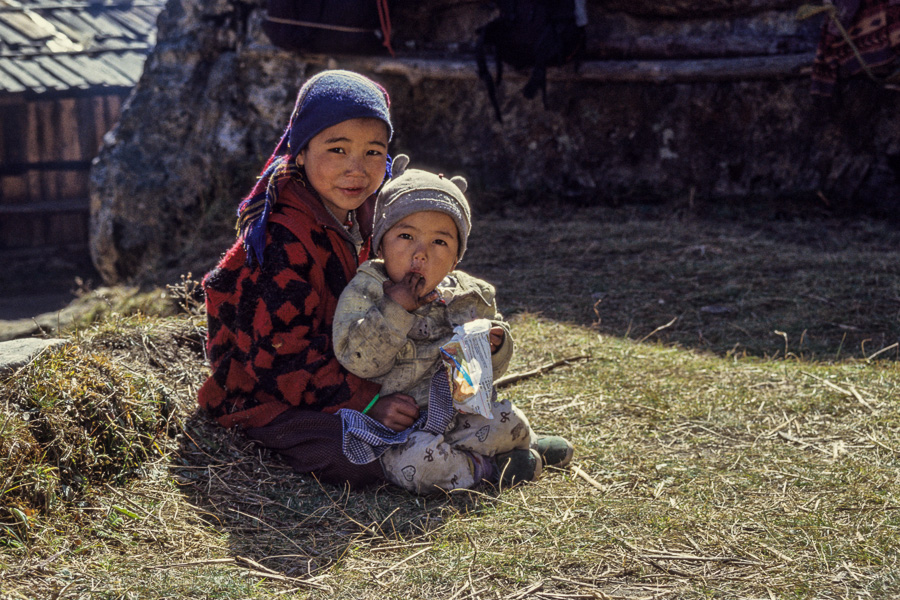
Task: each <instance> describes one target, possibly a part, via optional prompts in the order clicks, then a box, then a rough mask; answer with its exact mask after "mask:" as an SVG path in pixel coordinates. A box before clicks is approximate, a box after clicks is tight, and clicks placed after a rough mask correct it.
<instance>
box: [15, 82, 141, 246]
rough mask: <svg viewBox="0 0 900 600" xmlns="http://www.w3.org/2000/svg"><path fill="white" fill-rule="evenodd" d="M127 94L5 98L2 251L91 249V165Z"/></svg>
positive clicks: (17, 96)
mask: <svg viewBox="0 0 900 600" xmlns="http://www.w3.org/2000/svg"><path fill="white" fill-rule="evenodd" d="M124 99H125V93H124V92H119V93H112V94H110V93H106V94H100V95H84V96H78V97H50V98H42V97H38V98H35V97H30V98H29V97H26V96H24V95H16V96H7V97H0V250H2V249H20V248H41V247H58V246H77V247H87V243H88V215H89V200H88V177H89V170H90V163H91V160H92V159H93V158H94V157H95V156H96V155H97V150H98V149H99V147H100V144H101V142H102V141H103V136H104V135H105V134H106V132H107V131H109V130H110V129H111V128H112V126H113V125H114V124H115V122H116V120H118V118H119V112H120V110H121V106H122V102H123V101H124Z"/></svg>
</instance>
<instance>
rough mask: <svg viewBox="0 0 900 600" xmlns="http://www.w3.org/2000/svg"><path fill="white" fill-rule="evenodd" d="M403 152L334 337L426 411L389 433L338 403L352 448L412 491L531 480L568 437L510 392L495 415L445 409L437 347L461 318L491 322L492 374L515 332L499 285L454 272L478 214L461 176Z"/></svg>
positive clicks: (354, 364)
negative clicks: (541, 422) (413, 164)
mask: <svg viewBox="0 0 900 600" xmlns="http://www.w3.org/2000/svg"><path fill="white" fill-rule="evenodd" d="M408 161H409V159H408V158H407V157H406V156H403V155H400V156H398V157H397V158H396V159H395V161H394V165H393V171H394V178H393V179H392V180H391V181H389V182H388V183H386V184H385V186H384V188H383V189H382V191H381V193H380V194H379V195H378V201H377V203H376V206H375V224H374V234H373V237H372V248H373V249H374V250H375V252H376V253H377V256H378V258H377V259H374V260H370V261H368V262H366V263H364V264H362V265H361V266H360V267H359V269H358V271H357V274H356V276H355V277H354V278H353V280H351V282H350V284H349V285H348V286H347V288H346V289H345V290H344V292H343V293H342V294H341V297H340V300H339V301H338V306H337V310H336V313H335V320H334V344H335V353H336V355H337V357H338V360H339V361H340V362H341V364H343V365H344V366H345V367H346V368H347V369H348V370H349V371H350V372H352V373H355V374H356V375H358V376H360V377H365V378H367V379H370V380H372V381H377V382H379V383H381V385H382V388H381V389H382V393H391V392H403V393H406V394H409V395H411V396H413V397H414V398H415V400H416V403H417V405H418V406H419V408H422V409H425V408H428V409H429V410H428V415H427V418H426V417H422V418H420V419H419V421H418V422H417V423H416V425H414V426H413V427H412V428H410V429H407V430H405V431H403V432H401V433H399V434H394V433H393V432H392V431H389V430H387V429H385V428H383V427H380V426H379V425H378V423H376V422H374V421H372V422H370V421H368V420H367V419H366V418H365V417H363V416H361V415H360V414H359V413H358V412H356V411H344V410H342V411H340V414H341V417H342V418H343V419H344V450H345V453H349V458H350V460H351V461H353V462H365V461H374V460H375V459H376V458H380V461H381V464H382V466H383V467H384V472H385V477H386V478H387V479H388V480H389V481H391V482H393V483H395V484H396V485H399V486H401V487H404V488H405V489H407V490H409V491H412V492H416V493H429V492H434V491H437V489H443V490H452V489H455V488H471V487H474V486H476V485H477V484H479V483H480V482H481V481H482V480H487V481H491V482H497V481H499V482H501V483H504V484H513V483H515V482H521V481H533V480H535V479H537V478H538V477H539V476H540V474H541V471H542V469H543V466H545V465H552V466H564V465H565V464H567V463H568V462H569V460H570V459H571V457H572V446H571V445H570V444H569V443H568V442H567V441H565V440H564V439H562V438H559V437H547V438H541V439H538V438H537V437H536V436H535V435H534V433H533V432H532V430H531V427H530V425H529V423H528V419H527V418H526V417H525V415H523V414H522V412H521V411H519V409H518V408H516V407H514V406H512V404H511V403H510V401H509V400H503V401H501V402H493V403H492V411H491V412H492V416H491V417H490V418H489V417H485V416H481V415H478V414H462V413H458V414H453V412H452V411H451V410H450V409H449V407H450V406H451V402H450V400H449V394H450V392H449V386H448V381H447V376H446V373H445V371H444V370H443V369H442V368H441V364H442V361H441V358H440V356H441V347H442V346H444V345H446V344H447V342H448V341H450V338H451V337H452V336H453V329H454V327H455V326H457V325H461V324H464V323H467V322H470V321H473V320H475V319H488V320H490V322H491V329H490V345H491V363H492V368H493V373H494V375H495V376H499V375H502V374H503V372H505V370H506V368H507V366H508V365H509V361H510V358H511V357H512V352H513V342H512V339H511V337H510V335H509V326H508V325H507V324H506V323H505V322H504V321H503V318H502V316H501V315H500V313H499V312H498V311H497V305H496V302H495V299H494V288H493V287H492V286H491V285H490V284H488V283H486V282H484V281H481V280H479V279H476V278H475V277H472V276H470V275H468V274H466V273H464V272H462V271H458V270H454V269H455V268H456V265H457V263H458V262H459V260H460V259H461V258H462V257H463V255H464V254H465V251H466V245H467V241H468V236H469V229H470V221H471V219H470V211H469V204H468V202H467V201H466V198H465V196H464V195H463V193H464V192H465V190H466V181H465V179H463V178H462V177H453V178H452V179H447V178H444V177H443V176H442V175H435V174H432V173H428V172H426V171H421V170H416V169H406V166H407V163H408ZM379 402H380V400H379ZM377 404H378V402H376V403H375V406H377ZM438 405H440V406H438ZM441 415H444V418H443V419H441ZM361 441H364V442H365V443H360V442H361Z"/></svg>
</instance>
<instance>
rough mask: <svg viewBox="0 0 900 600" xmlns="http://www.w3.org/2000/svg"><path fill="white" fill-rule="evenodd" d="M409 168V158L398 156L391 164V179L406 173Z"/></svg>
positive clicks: (402, 155) (403, 155)
mask: <svg viewBox="0 0 900 600" xmlns="http://www.w3.org/2000/svg"><path fill="white" fill-rule="evenodd" d="M407 166H409V157H408V156H407V155H405V154H398V155H397V156H395V157H394V160H393V161H392V162H391V178H392V179H393V178H395V177H399V176H401V175H403V172H404V171H406V167H407Z"/></svg>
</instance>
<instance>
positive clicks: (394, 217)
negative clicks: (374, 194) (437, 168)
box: [372, 154, 472, 259]
mask: <svg viewBox="0 0 900 600" xmlns="http://www.w3.org/2000/svg"><path fill="white" fill-rule="evenodd" d="M407 165H409V157H408V156H406V155H405V154H399V155H397V157H396V158H395V159H394V163H393V166H392V171H393V175H394V177H393V179H391V180H390V181H388V182H387V183H385V184H384V187H382V188H381V192H379V194H378V199H377V200H376V201H375V227H374V230H373V233H372V249H373V250H375V251H376V252H377V251H378V248H379V247H380V246H381V240H382V238H383V237H384V234H385V233H387V232H388V230H389V229H390V228H391V227H393V226H394V225H396V224H397V223H399V222H400V221H401V220H402V219H404V218H405V217H408V216H409V215H411V214H413V213H417V212H425V211H429V210H433V211H437V212H442V213H445V214H447V215H449V216H450V218H452V219H453V222H454V223H456V231H457V232H458V233H459V258H460V259H462V257H463V254H465V253H466V245H467V242H468V239H469V229H470V228H471V226H472V216H471V212H470V211H469V202H468V201H467V200H466V197H465V196H464V195H463V192H465V191H466V188H467V187H468V184H467V183H466V180H465V179H463V178H462V177H460V176H458V175H457V176H456V177H451V178H450V179H447V178H446V177H444V176H443V175H435V174H434V173H429V172H428V171H421V170H419V169H407V168H406V167H407Z"/></svg>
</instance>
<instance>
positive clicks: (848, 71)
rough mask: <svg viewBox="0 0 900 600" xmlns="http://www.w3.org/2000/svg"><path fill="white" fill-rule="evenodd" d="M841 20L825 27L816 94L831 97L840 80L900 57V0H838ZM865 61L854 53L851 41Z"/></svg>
mask: <svg viewBox="0 0 900 600" xmlns="http://www.w3.org/2000/svg"><path fill="white" fill-rule="evenodd" d="M833 4H834V6H835V8H836V9H837V14H836V16H837V18H838V20H839V21H840V23H841V25H842V26H843V28H844V30H845V31H846V33H847V35H846V36H845V35H844V33H842V32H841V30H840V27H838V25H837V23H835V22H834V20H833V19H831V18H826V19H825V22H824V23H823V24H822V33H821V37H820V38H819V45H818V48H817V49H816V58H815V61H814V62H813V68H812V93H814V94H819V95H822V96H831V95H832V93H833V92H834V88H835V85H836V84H837V82H838V79H841V78H846V77H851V76H853V75H856V74H858V73H860V72H862V71H864V70H865V67H868V68H869V69H877V68H878V67H884V66H886V65H889V64H890V63H892V62H893V61H895V60H896V59H897V57H898V56H900V0H834V1H833ZM848 38H849V40H850V41H852V42H853V45H854V46H856V49H857V50H858V51H859V54H860V56H861V57H862V60H863V63H864V64H861V63H860V60H859V57H857V55H856V52H854V50H853V46H851V44H850V41H848Z"/></svg>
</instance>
